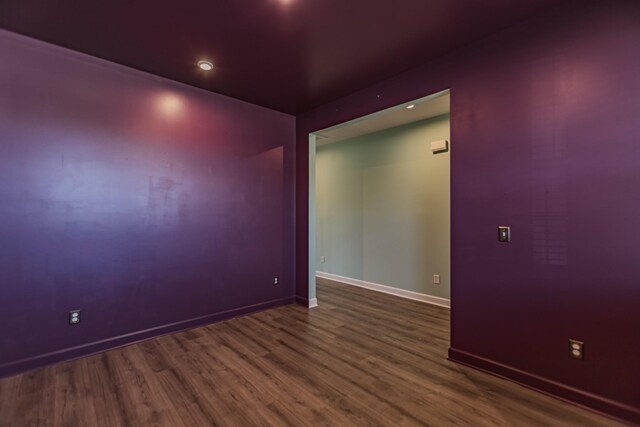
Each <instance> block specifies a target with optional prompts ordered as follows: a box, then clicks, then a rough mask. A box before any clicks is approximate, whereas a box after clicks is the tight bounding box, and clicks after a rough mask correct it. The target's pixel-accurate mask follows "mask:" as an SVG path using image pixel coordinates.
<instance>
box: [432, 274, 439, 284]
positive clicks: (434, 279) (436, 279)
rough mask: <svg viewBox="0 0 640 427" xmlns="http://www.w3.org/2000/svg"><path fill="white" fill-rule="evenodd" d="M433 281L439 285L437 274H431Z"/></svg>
mask: <svg viewBox="0 0 640 427" xmlns="http://www.w3.org/2000/svg"><path fill="white" fill-rule="evenodd" d="M433 283H434V284H435V285H439V284H440V275H439V274H434V275H433Z"/></svg>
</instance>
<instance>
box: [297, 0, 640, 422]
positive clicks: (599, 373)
mask: <svg viewBox="0 0 640 427" xmlns="http://www.w3.org/2000/svg"><path fill="white" fill-rule="evenodd" d="M634 3H635V4H634ZM578 5H579V6H578ZM446 88H451V93H452V116H451V124H452V152H451V155H452V236H451V238H452V241H451V244H452V273H453V281H452V305H453V308H452V337H451V338H452V341H451V351H450V357H451V359H453V360H456V361H459V362H462V363H467V364H470V365H472V366H475V367H477V368H481V369H485V370H488V371H490V372H493V373H496V374H499V375H502V376H505V377H508V378H511V379H514V380H516V381H519V382H521V383H524V384H526V385H528V386H531V387H534V388H537V389H539V390H542V391H545V392H548V393H552V394H554V395H557V396H560V397H563V398H565V399H568V400H571V401H573V402H576V403H578V404H581V405H585V406H588V407H591V408H593V409H596V410H600V411H603V412H606V413H609V414H613V415H615V416H619V417H623V418H626V419H628V420H633V421H636V422H640V327H639V326H638V325H640V258H639V254H640V240H639V239H640V221H639V220H638V218H640V5H639V4H638V2H613V3H611V2H609V4H606V3H605V2H600V4H599V5H596V6H589V7H586V6H585V3H584V2H580V3H579V4H578V3H576V4H574V5H571V4H569V5H568V6H565V8H564V9H558V10H555V11H553V12H552V13H549V14H548V16H544V17H541V18H539V19H535V20H532V21H529V22H526V23H523V24H521V25H519V26H517V27H515V28H513V29H511V30H509V31H506V32H502V33H500V34H497V35H496V36H494V37H491V38H490V39H486V40H484V41H482V42H479V43H476V44H474V45H472V46H469V47H467V48H465V49H463V50H459V51H456V52H454V53H452V54H450V55H448V56H446V57H444V58H442V59H441V60H439V61H436V62H433V63H430V64H427V65H425V66H423V67H421V68H419V69H414V70H412V71H409V72H406V73H404V74H402V75H400V76H398V77H396V78H394V79H392V80H388V81H385V82H382V83H380V84H378V85H375V86H373V87H371V88H369V89H367V90H364V91H361V92H358V93H355V94H353V95H351V96H348V97H346V98H342V99H340V100H338V101H335V102H333V103H331V104H328V105H325V106H323V107H320V108H318V109H316V110H314V111H311V112H309V113H307V114H305V115H304V116H302V117H299V118H298V122H297V139H298V157H297V163H296V164H297V170H296V173H297V200H296V204H297V236H296V240H297V245H298V248H299V249H298V251H297V254H298V258H297V272H296V274H297V284H298V298H299V299H300V300H304V299H305V298H306V297H307V289H306V280H305V276H306V271H307V268H308V266H307V254H306V251H305V248H307V237H306V227H307V205H306V203H307V198H308V194H307V193H308V192H307V173H308V168H307V155H308V152H307V151H308V146H307V134H308V133H309V132H312V131H316V130H319V129H322V128H325V127H328V126H331V125H334V124H337V123H340V122H344V121H346V120H349V119H353V118H355V117H358V116H362V115H364V114H368V113H371V112H374V111H377V110H380V109H383V108H387V107H390V106H393V105H396V104H398V103H401V102H406V101H409V100H412V99H415V98H418V97H421V96H425V95H428V94H430V93H435V92H437V91H440V90H443V89H446ZM504 224H506V225H510V226H511V227H512V233H513V242H512V243H511V244H500V243H498V242H497V230H496V227H497V226H498V225H504ZM320 304H322V301H320ZM569 338H575V339H578V340H582V341H584V342H585V343H586V349H585V354H586V359H585V360H584V361H578V360H574V359H571V358H570V357H569V354H568V353H569V351H568V340H569Z"/></svg>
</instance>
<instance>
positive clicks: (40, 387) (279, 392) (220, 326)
mask: <svg viewBox="0 0 640 427" xmlns="http://www.w3.org/2000/svg"><path fill="white" fill-rule="evenodd" d="M318 300H319V303H320V306H319V307H318V308H315V309H312V310H307V309H305V308H303V307H299V306H293V305H292V306H287V307H280V308H276V309H272V310H268V311H264V312H261V313H256V314H252V315H248V316H245V317H241V318H237V319H232V320H229V321H226V322H221V323H217V324H214V325H210V326H206V327H202V328H197V329H192V330H189V331H185V332H181V333H177V334H173V335H168V336H165V337H161V338H157V339H153V340H149V341H146V342H144V343H141V344H135V345H131V346H128V347H124V348H121V349H117V350H112V351H109V352H106V353H102V354H99V355H96V356H91V357H87V358H84V359H79V360H76V361H71V362H67V363H62V364H59V365H56V366H52V367H48V368H45V369H40V370H38V371H34V372H30V373H27V374H23V375H18V376H14V377H10V378H5V379H2V380H0V425H1V426H91V427H93V426H156V425H157V426H171V427H178V426H191V427H193V426H351V425H358V426H394V427H395V426H418V425H420V426H449V425H463V426H556V425H557V426H614V425H618V424H617V423H615V422H614V421H612V420H609V419H607V418H603V417H600V416H598V415H595V414H592V413H590V412H587V411H584V410H581V409H579V408H577V407H574V406H571V405H569V404H565V403H563V402H561V401H558V400H555V399H553V398H550V397H547V396H544V395H542V394H539V393H536V392H533V391H530V390H528V389H525V388H523V387H520V386H518V385H515V384H512V383H510V382H508V381H504V380H500V379H497V378H494V377H492V376H490V375H486V374H483V373H481V372H478V371H475V370H473V369H469V368H465V367H463V366H460V365H457V364H455V363H452V362H449V361H447V359H446V357H447V347H448V345H449V311H448V310H447V309H444V308H440V307H435V306H431V305H427V304H423V303H418V302H414V301H410V300H405V299H401V298H397V297H393V296H390V295H385V294H381V293H377V292H372V291H368V290H364V289H359V288H355V287H350V286H346V285H341V284H336V283H333V282H330V281H328V280H319V283H318Z"/></svg>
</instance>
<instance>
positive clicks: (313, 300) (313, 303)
mask: <svg viewBox="0 0 640 427" xmlns="http://www.w3.org/2000/svg"><path fill="white" fill-rule="evenodd" d="M317 306H318V298H311V299H310V300H309V308H314V307H317Z"/></svg>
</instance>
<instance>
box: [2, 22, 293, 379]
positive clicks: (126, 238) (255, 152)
mask: <svg viewBox="0 0 640 427" xmlns="http://www.w3.org/2000/svg"><path fill="white" fill-rule="evenodd" d="M294 135H295V117H293V116H290V115H287V114H283V113H279V112H275V111H273V110H269V109H266V108H262V107H257V106H254V105H251V104H248V103H245V102H241V101H237V100H234V99H231V98H227V97H224V96H220V95H215V94H212V93H209V92H205V91H202V90H199V89H194V88H191V87H188V86H185V85H181V84H178V83H175V82H171V81H169V80H166V79H162V78H158V77H154V76H152V75H149V74H145V73H141V72H138V71H134V70H131V69H128V68H126V67H122V66H118V65H114V64H112V63H109V62H106V61H102V60H98V59H95V58H92V57H89V56H86V55H83V54H79V53H75V52H72V51H68V50H65V49H62V48H58V47H54V46H51V45H47V44H44V43H41V42H37V41H34V40H31V39H28V38H25V37H22V36H18V35H15V34H12V33H8V32H4V31H0V241H1V242H2V243H1V244H0V376H2V375H9V374H13V373H16V372H20V371H24V370H27V369H31V368H34V367H39V366H42V365H45V364H48V363H52V362H56V361H59V360H65V359H69V358H73V357H77V356H81V355H85V354H89V353H93V352H96V351H100V350H103V349H106V348H111V347H114V346H117V345H122V344H126V343H130V342H133V341H137V340H140V339H144V338H148V337H150V336H155V335H159V334H162V333H167V332H171V331H175V330H179V329H183V328H187V327H190V326H195V325H200V324H204V323H210V322H212V321H215V320H220V319H223V318H228V317H231V316H234V315H238V314H242V313H245V312H249V311H254V310H258V309H263V308H267V307H272V306H276V305H282V304H285V303H291V302H293V300H294V296H295V286H294V281H293V277H294V276H293V275H294V262H293V259H294V256H293V249H294V229H293V224H294V218H293V215H294V209H293V200H294V184H295V183H294V145H295V139H294V138H295V136H294ZM276 276H277V277H279V278H280V284H279V285H278V286H274V285H273V284H272V283H273V277H276ZM72 309H81V310H82V322H81V324H80V325H77V326H69V325H68V321H67V316H68V314H67V313H68V311H69V310H72Z"/></svg>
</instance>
